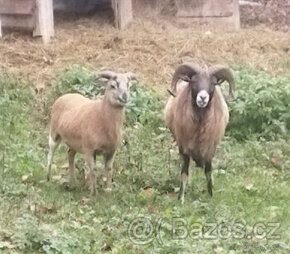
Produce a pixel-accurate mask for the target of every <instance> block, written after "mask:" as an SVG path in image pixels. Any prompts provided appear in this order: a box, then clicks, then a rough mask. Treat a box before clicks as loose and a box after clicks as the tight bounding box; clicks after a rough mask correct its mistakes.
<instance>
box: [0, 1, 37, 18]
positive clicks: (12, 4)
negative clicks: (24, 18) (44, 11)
mask: <svg viewBox="0 0 290 254" xmlns="http://www.w3.org/2000/svg"><path fill="white" fill-rule="evenodd" d="M35 7H36V4H35V0H0V14H22V15H29V14H30V15H32V14H33V12H34V10H35Z"/></svg>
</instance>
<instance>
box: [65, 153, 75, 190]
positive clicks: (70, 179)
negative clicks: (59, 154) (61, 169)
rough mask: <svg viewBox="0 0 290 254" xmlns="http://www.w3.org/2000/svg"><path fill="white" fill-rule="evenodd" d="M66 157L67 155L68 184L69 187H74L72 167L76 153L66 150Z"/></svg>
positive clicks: (73, 168) (73, 167)
mask: <svg viewBox="0 0 290 254" xmlns="http://www.w3.org/2000/svg"><path fill="white" fill-rule="evenodd" d="M67 155H68V169H69V182H70V185H71V186H74V185H76V177H75V166H74V160H75V155H76V152H75V151H74V150H72V149H68V151H67Z"/></svg>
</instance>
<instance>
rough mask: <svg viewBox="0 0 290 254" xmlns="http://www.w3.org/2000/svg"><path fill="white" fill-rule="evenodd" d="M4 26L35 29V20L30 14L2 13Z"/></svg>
mask: <svg viewBox="0 0 290 254" xmlns="http://www.w3.org/2000/svg"><path fill="white" fill-rule="evenodd" d="M1 20H2V26H3V27H8V28H21V29H24V30H31V31H32V30H33V29H34V27H35V20H34V17H33V16H30V15H3V14H2V15H1Z"/></svg>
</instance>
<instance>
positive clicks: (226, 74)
mask: <svg viewBox="0 0 290 254" xmlns="http://www.w3.org/2000/svg"><path fill="white" fill-rule="evenodd" d="M208 71H209V75H210V76H214V77H216V79H217V84H221V83H223V82H224V81H227V82H228V83H229V95H230V98H231V99H234V98H235V96H234V90H235V80H234V75H233V73H232V71H231V70H230V69H229V68H228V67H226V66H224V65H213V66H211V67H210V68H209V69H208Z"/></svg>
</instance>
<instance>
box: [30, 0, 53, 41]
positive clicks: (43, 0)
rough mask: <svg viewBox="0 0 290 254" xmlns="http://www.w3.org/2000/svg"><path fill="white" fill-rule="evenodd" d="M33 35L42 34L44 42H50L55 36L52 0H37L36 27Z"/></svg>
mask: <svg viewBox="0 0 290 254" xmlns="http://www.w3.org/2000/svg"><path fill="white" fill-rule="evenodd" d="M33 36H34V37H37V36H41V37H42V40H43V42H44V43H48V42H49V41H50V39H51V37H53V36H54V21H53V2H52V0H36V28H35V30H34V31H33Z"/></svg>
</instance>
